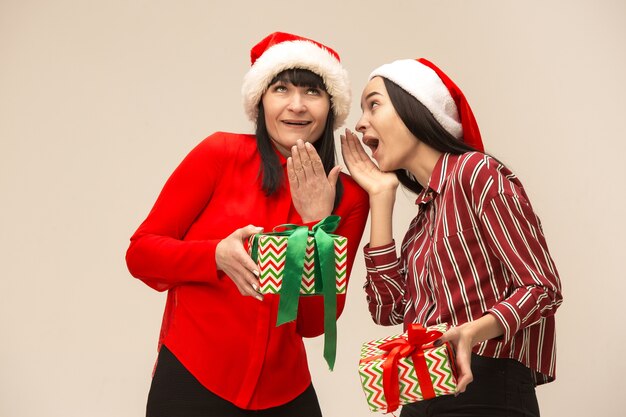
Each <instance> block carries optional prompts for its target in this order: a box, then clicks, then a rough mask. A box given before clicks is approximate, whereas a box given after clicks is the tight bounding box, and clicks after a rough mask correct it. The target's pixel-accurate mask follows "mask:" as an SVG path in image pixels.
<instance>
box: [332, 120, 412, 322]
mask: <svg viewBox="0 0 626 417" xmlns="http://www.w3.org/2000/svg"><path fill="white" fill-rule="evenodd" d="M341 150H342V154H343V159H344V161H345V162H346V165H347V166H348V169H349V170H350V173H351V174H352V176H353V178H354V179H355V181H356V182H357V183H358V184H359V185H360V186H361V187H363V189H365V191H367V193H368V195H369V200H370V206H371V210H372V221H371V228H370V243H369V244H368V245H367V246H366V247H365V249H364V254H365V266H366V268H367V278H366V282H365V293H366V295H367V301H368V305H369V310H370V313H371V315H372V319H373V320H374V322H376V323H378V324H382V325H394V324H399V323H402V321H403V317H404V287H405V277H404V274H403V273H402V272H401V271H400V261H399V260H398V258H397V256H396V245H395V243H394V241H393V233H392V215H393V206H394V203H395V198H396V190H397V188H398V185H399V182H398V178H397V177H396V175H395V174H393V173H388V172H382V171H381V170H380V169H379V168H378V167H377V166H376V164H374V162H373V161H372V160H371V158H370V157H369V156H368V155H367V154H366V153H365V150H364V149H363V146H362V145H361V143H360V142H359V140H358V138H357V137H356V135H354V134H353V133H352V132H350V131H349V130H348V129H346V131H345V135H341Z"/></svg>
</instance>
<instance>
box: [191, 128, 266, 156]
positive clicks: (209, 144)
mask: <svg viewBox="0 0 626 417" xmlns="http://www.w3.org/2000/svg"><path fill="white" fill-rule="evenodd" d="M242 147H243V148H250V147H253V148H256V139H255V136H254V135H248V134H243V133H230V132H215V133H213V134H211V135H209V136H208V137H206V138H205V139H204V140H202V141H201V142H200V143H199V144H198V145H197V146H196V148H195V149H198V150H204V151H207V150H211V151H218V152H226V153H228V152H231V151H233V150H237V149H239V148H242Z"/></svg>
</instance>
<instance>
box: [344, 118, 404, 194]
mask: <svg viewBox="0 0 626 417" xmlns="http://www.w3.org/2000/svg"><path fill="white" fill-rule="evenodd" d="M340 137H341V153H342V155H343V160H344V162H345V163H346V166H347V167H348V171H350V175H351V176H352V178H353V179H354V180H355V181H356V182H357V184H359V185H360V186H361V188H363V189H364V190H365V191H367V193H368V194H369V195H370V197H372V196H375V195H378V194H381V193H385V192H393V193H395V190H396V189H397V188H398V185H399V181H398V177H397V176H396V174H395V173H393V172H383V171H381V170H380V169H379V168H378V166H376V164H375V163H374V161H372V158H370V157H369V155H367V153H366V152H365V149H364V148H363V145H362V144H361V143H360V142H359V138H358V137H357V136H356V135H355V134H354V133H352V132H351V131H350V130H349V129H346V131H345V135H340Z"/></svg>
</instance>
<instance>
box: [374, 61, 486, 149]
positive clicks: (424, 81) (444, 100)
mask: <svg viewBox="0 0 626 417" xmlns="http://www.w3.org/2000/svg"><path fill="white" fill-rule="evenodd" d="M377 76H378V77H384V78H387V79H388V80H389V81H392V82H394V83H395V84H397V85H398V86H400V87H401V88H402V89H403V90H405V91H406V92H407V93H409V94H411V95H412V96H413V97H415V98H416V99H417V100H418V101H419V102H420V103H422V104H423V105H424V106H426V108H427V109H428V110H430V112H431V113H432V115H433V116H434V117H435V119H436V120H437V121H438V122H439V123H440V124H441V126H443V128H444V129H446V131H448V133H450V134H451V135H452V136H454V137H455V138H457V139H459V140H462V141H463V142H465V143H466V144H468V145H470V146H471V147H473V148H474V149H477V150H479V151H484V148H483V142H482V139H481V137H480V130H478V124H477V123H476V119H475V118H474V113H473V112H472V109H471V108H470V106H469V103H468V102H467V99H466V98H465V95H463V92H462V91H461V89H460V88H459V87H457V85H456V84H455V83H454V82H453V81H452V80H451V79H450V78H449V77H448V76H447V75H446V74H445V73H444V72H443V71H441V70H440V69H439V68H437V66H435V64H433V63H432V62H430V61H428V60H426V59H424V58H420V59H417V60H416V59H401V60H398V61H394V62H392V63H390V64H385V65H382V66H381V67H378V68H376V69H375V70H374V71H372V73H371V74H370V80H371V79H372V78H374V77H377Z"/></svg>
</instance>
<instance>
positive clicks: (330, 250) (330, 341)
mask: <svg viewBox="0 0 626 417" xmlns="http://www.w3.org/2000/svg"><path fill="white" fill-rule="evenodd" d="M339 220H340V217H339V216H328V217H326V218H324V219H322V220H321V221H320V222H318V223H317V224H316V225H315V226H313V227H312V228H311V229H309V228H308V227H307V226H301V225H294V224H283V225H280V226H276V227H275V228H274V231H273V232H270V233H259V234H255V235H253V236H251V237H250V239H249V241H248V252H249V254H250V257H251V258H252V259H253V260H254V262H256V263H257V265H258V268H259V285H260V289H259V292H261V293H262V294H280V301H279V306H278V318H277V322H276V325H277V326H279V325H281V324H284V323H287V322H290V321H293V320H295V319H296V317H297V313H298V300H299V298H300V296H312V295H321V296H323V297H324V334H325V339H324V357H325V358H326V361H327V362H328V365H329V366H330V368H331V369H332V368H333V366H334V361H335V349H336V338H337V336H336V332H337V328H336V322H335V320H336V311H337V300H336V296H337V294H342V293H345V292H346V286H347V282H348V277H347V259H348V257H347V254H348V239H347V238H345V237H343V236H338V235H335V234H332V232H334V231H335V229H337V227H338V226H339Z"/></svg>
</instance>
